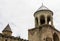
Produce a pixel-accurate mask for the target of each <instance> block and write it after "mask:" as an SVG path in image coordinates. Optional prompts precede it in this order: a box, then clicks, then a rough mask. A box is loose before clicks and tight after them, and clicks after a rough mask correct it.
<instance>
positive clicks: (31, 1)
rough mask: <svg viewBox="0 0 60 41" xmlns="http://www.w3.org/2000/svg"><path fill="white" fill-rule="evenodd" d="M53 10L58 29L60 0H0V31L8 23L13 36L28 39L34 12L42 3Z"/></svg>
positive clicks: (59, 24) (59, 25)
mask: <svg viewBox="0 0 60 41" xmlns="http://www.w3.org/2000/svg"><path fill="white" fill-rule="evenodd" d="M42 2H43V3H44V5H45V6H46V7H48V8H49V9H50V10H52V11H53V12H54V16H53V18H54V26H55V28H56V29H58V30H60V0H0V32H2V30H3V29H4V28H5V26H6V25H7V24H8V23H9V24H10V26H11V29H12V31H13V36H20V37H21V38H23V39H28V29H31V28H34V16H33V14H34V12H35V11H36V10H37V9H38V8H39V7H40V6H41V5H42Z"/></svg>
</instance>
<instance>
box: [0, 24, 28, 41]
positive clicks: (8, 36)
mask: <svg viewBox="0 0 60 41" xmlns="http://www.w3.org/2000/svg"><path fill="white" fill-rule="evenodd" d="M0 41H28V40H25V39H21V38H20V37H14V36H12V30H11V28H10V26H9V24H8V25H7V26H6V27H5V28H4V29H3V31H2V33H0Z"/></svg>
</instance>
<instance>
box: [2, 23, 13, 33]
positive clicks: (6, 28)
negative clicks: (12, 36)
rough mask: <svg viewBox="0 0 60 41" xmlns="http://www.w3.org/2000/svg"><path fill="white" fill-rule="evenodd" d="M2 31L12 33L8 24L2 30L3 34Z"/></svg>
mask: <svg viewBox="0 0 60 41" xmlns="http://www.w3.org/2000/svg"><path fill="white" fill-rule="evenodd" d="M4 31H10V32H12V30H11V28H10V25H9V24H8V25H7V26H6V27H5V28H4V30H3V32H4Z"/></svg>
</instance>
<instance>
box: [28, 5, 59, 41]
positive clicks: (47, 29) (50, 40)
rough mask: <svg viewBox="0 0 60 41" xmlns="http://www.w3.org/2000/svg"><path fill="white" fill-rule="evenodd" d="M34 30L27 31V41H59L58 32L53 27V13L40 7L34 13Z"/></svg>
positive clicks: (44, 7)
mask: <svg viewBox="0 0 60 41" xmlns="http://www.w3.org/2000/svg"><path fill="white" fill-rule="evenodd" d="M34 18H35V28H32V29H29V30H28V40H29V41H60V32H59V31H58V30H57V29H55V27H54V25H53V12H52V11H51V10H49V9H48V8H47V7H46V6H44V5H42V6H41V7H40V8H39V9H38V10H37V11H36V12H35V13H34Z"/></svg>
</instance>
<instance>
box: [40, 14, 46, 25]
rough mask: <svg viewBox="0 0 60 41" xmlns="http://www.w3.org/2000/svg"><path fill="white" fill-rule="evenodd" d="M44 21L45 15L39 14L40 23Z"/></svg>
mask: <svg viewBox="0 0 60 41" xmlns="http://www.w3.org/2000/svg"><path fill="white" fill-rule="evenodd" d="M44 23H45V17H44V15H41V16H40V24H44Z"/></svg>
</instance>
